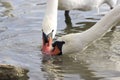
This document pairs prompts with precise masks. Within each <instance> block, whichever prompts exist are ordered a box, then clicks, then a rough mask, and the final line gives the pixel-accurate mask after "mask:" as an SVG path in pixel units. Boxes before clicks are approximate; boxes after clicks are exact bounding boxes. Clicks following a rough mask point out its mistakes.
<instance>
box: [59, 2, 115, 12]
mask: <svg viewBox="0 0 120 80" xmlns="http://www.w3.org/2000/svg"><path fill="white" fill-rule="evenodd" d="M116 2H117V1H116V0H59V2H58V3H59V4H58V9H60V10H83V11H88V10H92V9H94V8H97V9H99V7H100V6H101V5H102V4H104V3H106V4H108V5H109V6H110V7H114V6H115V5H116Z"/></svg>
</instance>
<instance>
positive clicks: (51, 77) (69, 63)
mask: <svg viewBox="0 0 120 80" xmlns="http://www.w3.org/2000/svg"><path fill="white" fill-rule="evenodd" d="M42 63H43V67H42V69H41V70H42V71H44V72H46V74H45V75H44V77H45V78H47V80H68V79H72V78H73V79H75V80H80V79H83V80H84V79H85V80H99V79H101V77H95V75H94V73H93V72H94V71H92V70H89V69H88V64H86V63H85V62H84V61H75V60H74V59H73V58H71V57H69V56H68V55H63V56H57V57H49V58H48V56H47V57H43V61H42Z"/></svg>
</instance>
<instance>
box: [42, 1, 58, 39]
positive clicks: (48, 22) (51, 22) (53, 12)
mask: <svg viewBox="0 0 120 80" xmlns="http://www.w3.org/2000/svg"><path fill="white" fill-rule="evenodd" d="M57 9H58V0H48V1H47V8H46V12H45V16H44V19H43V23H42V29H43V31H44V33H45V34H47V35H48V34H49V33H51V32H52V30H54V31H53V36H52V37H53V38H54V36H55V34H56V30H57Z"/></svg>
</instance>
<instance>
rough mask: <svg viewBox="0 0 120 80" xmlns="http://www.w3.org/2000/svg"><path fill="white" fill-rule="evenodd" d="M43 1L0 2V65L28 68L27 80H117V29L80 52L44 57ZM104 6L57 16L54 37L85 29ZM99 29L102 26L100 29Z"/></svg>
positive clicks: (119, 29) (119, 34) (119, 59)
mask: <svg viewBox="0 0 120 80" xmlns="http://www.w3.org/2000/svg"><path fill="white" fill-rule="evenodd" d="M45 6H46V0H45V1H44V0H0V63H1V64H12V65H17V66H20V67H22V68H25V69H28V70H29V72H28V77H29V80H119V79H120V26H119V25H118V26H116V27H115V28H114V29H113V30H111V31H109V32H108V33H107V34H106V35H105V36H104V37H102V39H100V40H97V41H96V42H94V43H92V44H91V45H90V46H89V47H88V48H87V49H86V50H85V51H84V52H82V53H73V54H71V55H62V56H57V57H52V58H51V57H50V58H49V59H48V58H46V57H44V56H43V55H42V53H41V51H40V47H41V23H42V19H43V16H44V11H45ZM108 11H109V7H108V6H107V5H103V6H102V7H101V8H100V14H99V15H98V14H97V10H92V11H88V12H82V11H71V12H70V17H71V18H70V17H67V18H66V19H65V16H64V12H63V11H59V12H58V13H59V14H58V32H57V35H56V36H57V37H58V36H61V35H64V34H69V33H78V32H82V31H85V30H87V29H89V28H90V27H91V26H93V25H94V24H95V23H96V22H97V21H98V20H99V19H100V18H101V17H103V16H104V14H105V13H107V12H108ZM101 28H102V26H101Z"/></svg>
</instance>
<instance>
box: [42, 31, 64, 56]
mask: <svg viewBox="0 0 120 80" xmlns="http://www.w3.org/2000/svg"><path fill="white" fill-rule="evenodd" d="M63 44H65V42H64V41H55V42H54V43H53V44H52V38H51V37H50V36H47V35H45V34H44V33H43V47H42V54H44V55H51V56H56V55H62V46H63Z"/></svg>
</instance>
